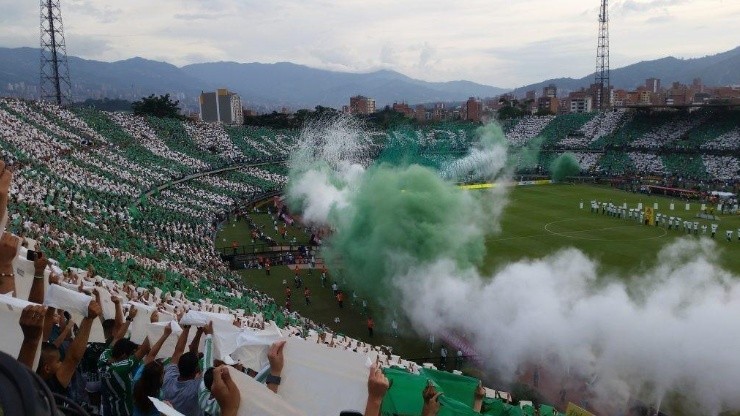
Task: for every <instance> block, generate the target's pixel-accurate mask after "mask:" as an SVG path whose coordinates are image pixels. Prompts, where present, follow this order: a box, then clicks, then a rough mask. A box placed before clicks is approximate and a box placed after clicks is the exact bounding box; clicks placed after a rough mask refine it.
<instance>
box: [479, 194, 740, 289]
mask: <svg viewBox="0 0 740 416" xmlns="http://www.w3.org/2000/svg"><path fill="white" fill-rule="evenodd" d="M591 200H597V201H599V202H607V203H608V202H611V203H613V204H615V205H618V206H620V207H621V206H622V205H623V204H625V203H626V204H627V206H628V208H637V206H638V204H639V203H642V204H643V207H653V206H654V205H653V204H656V203H657V204H658V209H657V210H656V212H657V213H661V214H666V215H669V216H676V217H681V218H682V220H686V221H689V220H690V221H692V222H693V221H697V222H699V234H698V235H695V234H693V233H692V234H691V235H687V234H686V233H685V232H684V230H683V227H680V228H679V229H675V228H674V229H671V230H669V229H667V227H664V226H658V227H656V226H646V225H642V224H641V223H638V222H637V221H636V220H634V219H631V220H630V219H620V218H616V217H610V216H608V215H604V214H602V213H601V211H599V213H598V214H592V213H591V209H590V201H591ZM581 202H583V208H582V209H581V208H580V204H581ZM687 203H688V204H689V210H686V204H687ZM670 204H673V205H674V210H673V211H671V210H670ZM700 208H701V203H698V202H696V201H690V202H687V201H684V200H680V199H677V198H668V197H663V196H655V195H646V194H635V193H630V192H625V191H621V190H618V189H613V188H609V187H601V186H589V185H566V184H562V185H543V186H532V187H517V188H515V189H513V190H512V191H511V192H510V194H509V204H508V206H507V208H506V211H505V213H504V216H503V219H502V224H501V228H502V230H501V233H500V234H499V235H497V236H494V237H491V238H489V239H488V244H487V247H488V252H487V257H486V261H485V264H484V266H483V269H484V270H483V271H484V272H490V271H492V270H495V269H496V268H497V267H499V266H501V265H504V264H506V263H509V262H513V261H518V260H523V259H528V258H541V257H544V256H547V255H549V254H552V253H553V252H556V251H557V250H560V249H564V248H568V247H574V248H577V249H579V250H581V251H583V252H584V253H585V254H586V255H588V256H589V257H590V258H592V259H594V260H596V261H598V262H599V264H600V265H601V268H602V272H604V273H609V274H615V275H617V276H623V277H626V276H631V275H637V274H639V273H640V271H642V270H644V269H646V268H649V267H650V266H652V265H654V264H655V262H656V256H657V254H658V252H659V251H660V249H661V248H663V247H664V246H665V245H666V244H669V243H671V242H674V241H675V240H676V239H678V238H693V239H696V238H702V237H706V238H709V237H710V236H711V232H710V231H711V227H710V226H711V223H712V222H710V221H708V220H703V219H698V218H696V214H697V213H699V211H700ZM714 222H715V223H717V224H718V225H719V229H718V231H717V234H716V235H715V237H714V241H715V242H716V247H717V250H718V251H719V258H720V260H719V261H720V264H721V265H722V266H723V267H724V268H726V269H727V270H729V271H732V272H733V273H734V274H736V275H740V240H738V235H737V231H738V228H740V215H727V216H720V219H719V221H714ZM702 225H707V228H708V231H707V233H706V234H703V233H702V231H701V226H702ZM728 229H729V230H732V231H733V238H732V241H729V242H728V241H727V239H726V237H725V230H728Z"/></svg>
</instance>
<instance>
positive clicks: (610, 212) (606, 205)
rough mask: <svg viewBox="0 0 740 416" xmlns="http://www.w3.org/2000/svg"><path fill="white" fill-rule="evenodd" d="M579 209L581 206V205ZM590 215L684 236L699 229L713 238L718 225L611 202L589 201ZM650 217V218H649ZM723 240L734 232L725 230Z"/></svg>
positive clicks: (730, 237) (731, 237) (738, 236)
mask: <svg viewBox="0 0 740 416" xmlns="http://www.w3.org/2000/svg"><path fill="white" fill-rule="evenodd" d="M581 207H583V204H582V203H581ZM591 213H592V214H599V213H601V215H606V216H609V217H615V218H621V219H628V220H635V221H637V222H639V223H643V224H645V225H654V226H656V227H665V228H666V229H668V230H683V232H684V233H685V234H690V235H691V234H693V235H699V230H700V229H701V235H705V236H706V235H709V236H710V237H711V238H715V236H716V235H717V232H718V230H719V224H718V223H710V224H704V223H700V222H699V221H689V220H688V219H684V218H682V217H679V216H672V215H667V214H663V213H659V212H657V213H656V212H654V211H652V209H651V211H650V212H646V210H645V209H643V207H642V203H640V204H639V205H638V206H637V207H636V208H627V204H626V203H625V204H623V205H621V206H619V205H616V204H614V203H612V202H599V201H597V200H592V201H591ZM651 216H652V217H651ZM724 232H725V238H726V239H727V241H732V240H733V236H734V235H735V230H733V229H726V230H724ZM737 240H738V241H740V228H738V229H737Z"/></svg>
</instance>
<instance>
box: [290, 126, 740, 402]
mask: <svg viewBox="0 0 740 416" xmlns="http://www.w3.org/2000/svg"><path fill="white" fill-rule="evenodd" d="M313 128H314V129H315V131H306V132H304V135H303V136H302V137H304V138H306V139H308V140H309V141H311V143H312V144H311V145H307V146H301V149H304V150H303V151H304V154H305V153H309V154H310V157H295V158H294V159H293V162H292V164H291V183H290V186H289V188H288V192H289V195H288V196H289V199H290V200H291V201H293V202H294V204H295V207H296V208H298V209H299V210H300V211H301V212H303V213H304V215H306V214H307V213H312V214H311V218H313V220H315V221H324V223H326V224H328V225H330V226H332V227H333V229H334V234H333V236H332V237H331V238H329V239H328V241H327V243H326V244H327V246H326V247H325V248H324V250H325V251H324V252H325V255H326V257H327V258H328V259H329V261H330V265H340V266H341V268H342V274H343V276H345V277H346V278H347V280H349V281H350V285H351V286H352V287H353V288H354V289H357V290H358V291H361V292H364V294H366V295H373V296H375V299H376V300H377V301H378V302H380V303H385V304H386V306H388V307H391V308H394V310H395V311H398V312H405V313H406V314H407V315H408V317H409V318H410V319H411V321H412V322H413V323H414V325H415V326H416V328H417V329H418V330H419V331H420V332H426V331H428V332H434V333H438V334H441V333H445V332H447V331H454V332H455V333H457V334H461V335H463V336H465V337H467V338H468V339H469V340H470V341H471V342H472V343H473V344H474V345H475V346H476V348H477V350H478V352H479V353H480V354H481V355H482V360H481V362H483V363H486V365H489V366H490V367H491V368H492V369H495V370H497V371H498V373H499V374H501V375H503V376H508V377H511V378H514V375H515V373H516V371H517V369H518V368H519V367H520V366H521V365H527V364H539V365H541V366H544V367H549V368H550V369H551V370H552V371H553V372H555V373H557V374H570V375H573V376H580V377H583V378H587V379H589V380H595V381H594V382H593V383H592V385H591V386H590V387H591V389H592V390H593V391H595V392H597V393H600V395H599V397H600V400H602V401H603V402H605V403H606V402H612V403H620V402H621V401H624V400H626V399H627V398H628V397H640V398H642V399H645V400H651V399H652V400H655V403H659V402H660V400H661V399H662V398H663V397H664V395H665V394H666V393H668V392H671V391H680V392H682V394H683V395H684V396H685V397H687V398H690V399H691V400H693V401H694V402H695V403H697V404H698V406H699V407H700V408H701V409H702V411H703V412H705V413H708V414H717V413H718V412H719V411H720V410H722V409H724V408H728V407H729V408H740V393H739V391H740V388H738V387H737V386H738V381H740V380H739V379H740V353H738V352H737V351H740V331H739V330H738V324H737V317H738V316H740V283H739V280H738V279H737V277H736V276H732V275H731V274H730V273H728V272H726V271H724V270H722V269H721V268H719V267H718V266H717V264H718V249H717V247H716V246H715V245H714V244H713V243H712V242H711V241H708V240H699V241H689V240H681V241H678V242H677V243H674V244H672V245H669V246H667V247H666V248H665V249H664V250H663V251H662V252H661V253H660V255H659V258H658V259H657V260H658V261H657V265H656V266H654V267H653V268H651V269H649V270H647V271H645V272H644V273H642V274H641V275H639V276H626V278H625V276H599V274H598V270H599V267H598V264H597V263H596V262H595V261H593V260H591V259H589V258H588V257H586V256H585V255H584V254H583V253H581V252H579V251H577V250H575V249H569V250H564V251H560V252H558V253H554V254H552V255H550V256H549V257H546V258H543V259H538V260H531V261H520V262H517V263H512V264H509V265H506V266H503V267H501V268H500V269H499V270H497V271H496V272H495V273H493V274H492V275H486V276H484V275H481V274H480V273H479V272H478V266H479V265H480V262H481V260H482V258H483V255H484V253H485V250H486V247H485V237H486V235H488V234H489V233H490V232H491V231H492V229H494V228H495V227H491V226H490V225H488V223H494V224H495V223H497V220H496V218H497V217H493V219H492V218H491V217H490V215H491V212H493V213H499V214H500V212H501V210H502V209H503V206H504V204H505V191H503V192H502V193H501V194H484V195H485V196H483V197H481V194H475V193H473V192H464V191H461V190H460V189H458V188H457V187H456V186H455V185H454V183H452V182H451V181H447V180H444V179H442V177H441V176H442V175H444V176H445V177H448V178H450V179H451V180H452V178H454V177H455V175H456V174H457V172H466V173H464V174H470V172H471V169H472V170H473V171H475V172H480V173H485V174H487V175H491V176H490V177H492V178H502V177H503V178H505V177H506V172H507V169H509V167H508V166H510V164H509V163H506V162H505V160H502V159H501V155H500V153H499V152H506V146H505V144H501V143H499V142H497V139H498V138H500V137H501V136H496V135H495V134H494V137H492V138H491V141H488V142H486V143H484V141H485V140H488V139H487V138H486V137H485V136H484V135H485V132H486V131H483V132H482V133H480V134H481V139H480V143H479V144H478V145H476V146H474V148H473V150H471V152H470V154H469V155H468V156H466V157H463V158H462V159H461V160H460V161H458V162H455V163H453V164H451V165H450V166H462V168H460V169H452V168H451V169H450V170H449V171H448V172H450V173H448V174H444V173H441V174H440V173H439V172H435V171H434V170H431V169H429V168H426V167H421V166H414V165H411V166H404V165H402V164H401V165H391V164H388V163H380V164H376V165H372V166H370V167H369V168H367V169H364V168H362V167H361V166H359V164H358V163H357V157H358V156H357V154H356V153H355V152H353V151H349V150H348V151H344V150H342V149H357V148H358V147H357V146H356V143H357V141H359V140H361V137H362V136H361V134H359V133H358V132H357V131H356V129H355V127H354V126H348V125H347V124H342V122H335V124H333V125H331V126H328V127H327V126H324V127H321V128H316V126H314V127H313ZM487 131H489V132H490V131H500V130H496V128H489V130H487ZM324 132H326V133H327V134H326V136H325V138H324V139H322V140H318V139H317V138H316V137H317V135H321V134H324ZM496 134H499V133H496ZM348 141H349V143H348ZM316 143H318V145H316ZM322 146H324V147H326V146H329V147H331V146H341V148H340V149H323V148H322ZM360 147H362V146H360ZM306 149H307V150H306ZM486 151H490V152H492V154H491V155H489V156H486V157H480V155H482V154H485V152H486ZM360 153H361V152H360ZM323 155H349V157H350V161H349V162H350V163H346V162H345V161H344V160H342V157H343V156H340V157H339V160H336V159H335V160H331V159H330V160H326V161H324V160H322V157H324V156H323ZM400 159H402V158H399V160H400ZM490 161H494V163H495V165H494V166H492V167H491V166H489V165H487V163H489V162H490ZM348 166H349V167H353V166H354V167H353V168H348ZM489 168H490V169H489ZM348 169H349V170H350V171H352V172H354V174H353V175H347V174H346V172H347V171H348ZM486 169H489V170H486ZM499 189H503V187H501V188H499ZM499 192H500V191H499ZM533 209H536V208H533ZM533 215H536V212H533ZM493 249H495V247H493ZM622 278H625V279H623V280H622ZM623 281H630V282H636V284H633V285H631V286H627V285H625V284H624V283H622V282H623ZM645 386H649V387H650V391H649V392H647V393H646V391H647V390H645ZM646 395H648V396H649V397H645V396H646Z"/></svg>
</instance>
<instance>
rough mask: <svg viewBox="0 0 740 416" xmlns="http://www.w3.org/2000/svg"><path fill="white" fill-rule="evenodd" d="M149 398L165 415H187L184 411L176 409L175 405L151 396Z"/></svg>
mask: <svg viewBox="0 0 740 416" xmlns="http://www.w3.org/2000/svg"><path fill="white" fill-rule="evenodd" d="M149 400H151V401H152V404H154V407H155V408H156V409H157V411H158V412H159V413H161V414H163V415H164V416H185V415H183V414H182V413H180V412H178V411H177V410H175V408H174V407H172V406H170V405H168V404H167V403H165V402H163V401H161V400H159V399H157V398H155V397H151V396H149Z"/></svg>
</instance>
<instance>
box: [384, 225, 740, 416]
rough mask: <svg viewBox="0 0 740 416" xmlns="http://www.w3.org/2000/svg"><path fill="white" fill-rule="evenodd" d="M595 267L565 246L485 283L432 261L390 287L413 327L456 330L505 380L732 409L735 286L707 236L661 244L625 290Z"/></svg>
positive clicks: (739, 336) (738, 311)
mask: <svg viewBox="0 0 740 416" xmlns="http://www.w3.org/2000/svg"><path fill="white" fill-rule="evenodd" d="M597 271H598V264H597V263H596V262H594V261H593V260H591V259H589V258H588V257H586V256H585V255H584V254H583V253H581V252H580V251H578V250H575V249H569V250H564V251H561V252H558V253H555V254H553V255H551V256H549V257H546V258H544V259H539V260H532V261H520V262H517V263H512V264H509V265H506V266H505V267H503V268H502V269H501V270H499V271H498V272H496V273H495V274H493V275H491V276H482V275H480V274H479V273H478V272H477V271H476V270H474V269H467V270H459V269H458V268H457V267H456V266H455V264H454V263H452V262H450V261H448V260H446V259H439V260H437V261H436V262H434V263H431V264H427V265H423V266H421V267H418V268H416V269H414V270H413V271H412V272H410V273H409V274H408V275H405V276H396V277H395V278H394V281H395V282H396V285H397V287H398V288H399V289H400V290H401V291H402V292H403V293H404V299H406V300H407V301H406V302H404V303H403V307H404V308H405V309H406V311H407V313H408V314H409V316H410V318H411V319H412V321H413V322H415V323H416V324H417V325H420V326H422V328H423V329H424V330H426V331H431V332H436V333H444V332H445V331H456V332H462V333H464V334H465V335H466V336H468V337H469V338H470V340H471V341H472V342H473V343H474V344H475V346H476V348H477V349H478V351H479V353H481V354H483V357H484V360H483V361H484V362H486V363H487V364H488V365H490V367H491V368H492V369H495V370H498V371H499V372H500V373H501V374H503V375H506V376H509V377H511V378H512V379H513V377H514V374H515V372H516V371H517V369H518V367H519V365H521V364H524V363H529V364H539V365H541V366H544V367H549V368H550V369H551V370H554V371H556V372H558V373H560V374H568V373H570V374H577V375H580V376H582V377H585V378H592V379H596V380H597V382H596V383H595V384H594V385H593V386H592V388H593V389H594V391H595V392H596V393H599V397H600V399H601V400H602V401H604V402H612V403H609V404H615V405H618V406H619V405H624V404H625V401H626V400H627V399H628V398H629V397H630V396H632V397H633V398H634V397H639V395H640V390H641V388H642V387H643V385H644V384H645V383H648V384H650V385H652V386H653V387H654V393H653V394H655V397H654V398H652V399H654V400H655V401H656V403H658V402H659V401H660V400H661V398H662V396H663V395H664V394H665V393H666V392H669V391H674V390H678V391H680V392H682V393H683V394H685V395H686V396H687V397H690V398H691V399H693V401H695V402H697V403H699V405H700V407H701V409H702V410H703V411H705V412H708V414H718V413H719V411H720V410H722V409H723V408H728V407H729V408H740V394H739V391H738V390H739V388H738V383H737V382H738V381H739V380H738V379H740V354H738V353H737V351H738V350H739V349H740V331H738V320H737V317H738V316H740V280H738V278H737V276H733V275H731V274H730V273H729V272H727V271H725V270H723V269H721V268H720V267H719V266H718V250H717V247H716V245H715V244H714V243H713V242H712V241H711V240H708V239H702V240H700V241H694V240H688V239H686V240H680V241H678V242H676V243H674V244H671V245H669V246H667V247H665V248H664V249H663V250H662V251H661V252H660V255H659V258H658V265H657V266H655V267H653V268H651V269H650V270H647V271H646V272H645V273H644V274H642V275H639V276H630V277H629V279H627V280H628V281H634V282H636V283H635V285H632V286H628V285H626V284H625V283H623V282H622V280H620V279H616V278H611V277H609V276H606V277H603V276H599V274H598V272H597ZM647 399H651V398H647ZM614 402H617V403H614Z"/></svg>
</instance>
